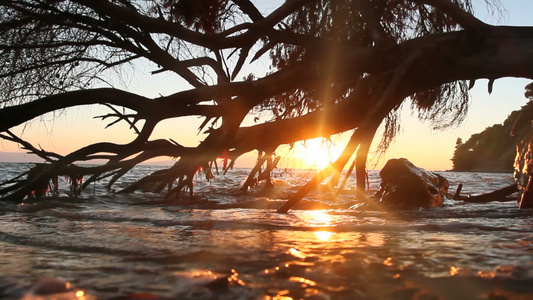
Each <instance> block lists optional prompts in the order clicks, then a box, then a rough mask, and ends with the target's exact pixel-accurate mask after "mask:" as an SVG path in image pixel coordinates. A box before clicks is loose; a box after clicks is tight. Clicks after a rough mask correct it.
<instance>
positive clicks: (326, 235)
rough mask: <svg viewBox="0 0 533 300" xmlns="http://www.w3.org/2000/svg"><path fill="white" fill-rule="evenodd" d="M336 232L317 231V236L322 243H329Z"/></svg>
mask: <svg viewBox="0 0 533 300" xmlns="http://www.w3.org/2000/svg"><path fill="white" fill-rule="evenodd" d="M334 234H335V233H334V232H329V231H315V236H316V238H317V239H319V240H320V241H322V242H327V241H329V239H330V238H331V237H332V236H333V235H334Z"/></svg>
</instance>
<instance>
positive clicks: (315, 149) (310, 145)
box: [294, 138, 342, 169]
mask: <svg viewBox="0 0 533 300" xmlns="http://www.w3.org/2000/svg"><path fill="white" fill-rule="evenodd" d="M341 152H342V149H341V148H340V147H338V146H336V145H334V144H332V142H331V141H325V140H324V139H322V138H316V139H312V140H307V141H305V142H302V143H298V144H296V145H295V146H294V157H295V158H296V159H297V160H299V161H300V162H301V164H302V168H317V169H323V168H325V167H327V166H328V165H329V164H330V163H331V162H333V161H335V160H336V159H337V158H338V157H339V156H340V154H341Z"/></svg>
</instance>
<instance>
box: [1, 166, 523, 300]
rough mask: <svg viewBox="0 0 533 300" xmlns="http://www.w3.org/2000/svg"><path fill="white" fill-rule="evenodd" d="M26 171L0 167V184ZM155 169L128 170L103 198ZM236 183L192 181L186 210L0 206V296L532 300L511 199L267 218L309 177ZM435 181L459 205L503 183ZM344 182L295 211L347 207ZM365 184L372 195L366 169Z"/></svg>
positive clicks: (89, 200)
mask: <svg viewBox="0 0 533 300" xmlns="http://www.w3.org/2000/svg"><path fill="white" fill-rule="evenodd" d="M30 166H31V165H29V164H7V163H2V164H0V180H1V181H3V180H5V179H7V178H12V177H13V176H14V175H16V174H18V173H20V172H21V171H22V170H26V169H28V168H29V167H30ZM158 168H161V167H153V166H139V167H136V168H135V169H134V170H133V171H132V172H130V173H129V174H127V175H126V176H124V177H123V178H122V180H121V181H120V182H118V183H117V186H116V190H118V189H120V188H122V187H125V186H127V185H128V184H129V183H132V182H134V181H135V180H137V179H139V178H141V177H142V176H143V175H145V174H148V173H150V172H152V171H155V170H157V169H158ZM247 171H248V170H245V169H236V170H233V171H230V172H229V173H228V174H227V175H218V176H217V177H216V178H215V179H214V180H212V181H207V180H206V179H205V178H204V177H203V176H201V175H199V176H198V178H197V180H196V186H195V191H196V199H195V200H194V201H189V200H184V201H182V202H168V201H162V200H163V199H162V197H161V195H158V194H152V193H143V192H136V193H133V194H127V195H124V194H114V193H113V191H107V190H105V189H104V186H105V185H104V183H98V184H95V185H91V186H90V187H89V188H87V189H86V190H85V191H84V192H83V193H82V195H81V196H80V197H79V198H76V199H67V198H66V197H59V198H57V199H48V200H41V201H38V202H27V203H22V204H14V203H6V202H1V201H0V298H1V299H277V300H289V299H309V300H319V299H493V300H494V299H533V210H519V209H518V208H517V205H516V202H515V201H510V202H491V203H486V204H471V203H463V202H461V201H453V200H447V201H446V206H444V207H441V208H432V209H421V210H404V211H389V212H383V211H360V210H358V209H357V208H356V207H357V206H354V207H352V208H345V207H343V208H337V209H322V210H309V209H296V210H291V211H290V212H289V213H288V214H278V213H276V212H275V209H273V208H271V207H277V206H279V205H281V203H283V202H282V200H283V199H285V198H286V197H287V196H289V195H291V194H292V193H294V192H295V191H296V190H297V186H298V185H302V184H304V183H305V182H306V180H308V179H310V178H311V176H312V175H313V174H314V171H301V170H298V171H294V170H293V171H287V170H283V171H282V170H278V171H276V172H275V177H276V178H275V180H274V181H275V186H276V192H275V193H270V194H262V193H261V191H260V189H257V190H255V189H252V190H250V191H249V192H247V193H243V192H239V191H238V189H239V187H240V184H241V182H243V180H245V179H246V175H247ZM441 174H442V175H443V176H444V177H446V178H447V179H448V180H449V181H450V184H451V186H450V190H449V191H450V193H454V192H455V189H456V188H457V185H458V184H459V183H462V184H463V185H464V187H463V191H462V194H464V195H467V194H473V195H475V194H481V193H486V192H489V191H493V190H496V189H498V188H501V187H505V186H507V185H509V184H512V183H513V178H512V174H493V173H453V172H442V173H441ZM354 181H355V179H354V178H351V179H350V180H349V181H348V184H347V185H346V188H345V191H344V192H343V193H341V194H339V195H337V197H335V195H334V191H331V190H329V189H327V188H322V189H320V190H318V191H316V192H313V193H311V194H309V196H308V197H306V199H307V200H309V201H307V202H305V203H304V206H303V207H304V208H305V204H306V203H307V204H310V205H308V206H315V207H316V206H317V204H319V205H320V204H328V205H337V204H343V203H349V202H351V201H354V192H353V189H354ZM369 181H370V189H371V190H376V189H377V188H378V186H379V181H380V180H379V175H378V172H377V171H370V174H369ZM250 203H254V205H255V206H253V205H250ZM258 204H260V205H259V206H258ZM252 206H253V207H256V208H250V207H252ZM257 207H265V208H257ZM332 207H335V206H332ZM339 207H341V206H339Z"/></svg>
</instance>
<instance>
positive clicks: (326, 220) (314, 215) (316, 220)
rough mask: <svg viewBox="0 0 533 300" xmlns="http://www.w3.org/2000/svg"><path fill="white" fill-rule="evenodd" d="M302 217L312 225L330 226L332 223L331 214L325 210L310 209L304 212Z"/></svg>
mask: <svg viewBox="0 0 533 300" xmlns="http://www.w3.org/2000/svg"><path fill="white" fill-rule="evenodd" d="M301 218H302V219H303V220H304V221H306V222H308V223H309V224H310V225H314V226H317V225H320V226H328V225H330V223H331V219H332V218H331V216H330V215H329V214H328V213H327V212H326V211H324V210H309V211H305V212H303V213H302V215H301Z"/></svg>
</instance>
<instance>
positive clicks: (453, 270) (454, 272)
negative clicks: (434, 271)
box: [450, 266, 461, 276]
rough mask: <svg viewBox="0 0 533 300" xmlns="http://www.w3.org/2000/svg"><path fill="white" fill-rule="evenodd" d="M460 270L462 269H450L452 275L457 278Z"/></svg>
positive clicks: (452, 267) (453, 267)
mask: <svg viewBox="0 0 533 300" xmlns="http://www.w3.org/2000/svg"><path fill="white" fill-rule="evenodd" d="M460 270H461V269H460V268H459V267H455V266H451V267H450V275H452V276H456V275H457V274H459V271H460Z"/></svg>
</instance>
